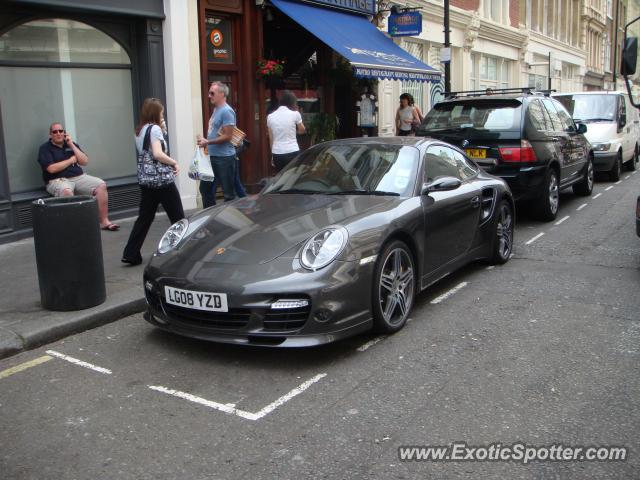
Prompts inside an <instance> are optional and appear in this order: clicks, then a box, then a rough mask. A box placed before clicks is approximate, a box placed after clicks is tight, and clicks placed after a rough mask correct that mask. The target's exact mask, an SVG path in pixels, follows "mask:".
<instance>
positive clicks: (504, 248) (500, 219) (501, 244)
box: [489, 199, 515, 265]
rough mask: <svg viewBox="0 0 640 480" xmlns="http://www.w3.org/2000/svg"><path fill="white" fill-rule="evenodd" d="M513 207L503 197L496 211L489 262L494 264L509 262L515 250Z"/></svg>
mask: <svg viewBox="0 0 640 480" xmlns="http://www.w3.org/2000/svg"><path fill="white" fill-rule="evenodd" d="M514 220H515V218H514V216H513V207H512V206H511V203H509V201H508V200H505V199H502V201H501V202H500V204H499V205H498V210H497V211H496V220H495V223H494V230H493V245H492V247H491V257H490V258H489V262H490V263H492V264H494V265H502V264H503V263H507V261H508V260H509V257H510V256H511V252H512V251H513V232H514V227H515V221H514Z"/></svg>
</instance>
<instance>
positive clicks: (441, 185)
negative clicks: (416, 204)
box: [422, 176, 462, 195]
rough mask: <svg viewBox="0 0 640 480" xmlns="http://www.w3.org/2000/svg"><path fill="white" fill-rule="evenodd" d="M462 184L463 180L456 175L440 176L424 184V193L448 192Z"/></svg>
mask: <svg viewBox="0 0 640 480" xmlns="http://www.w3.org/2000/svg"><path fill="white" fill-rule="evenodd" d="M460 185H462V181H461V180H460V179H459V178H456V177H449V176H446V177H438V178H436V179H435V180H432V181H431V182H427V183H424V184H423V185H422V195H428V194H429V193H431V192H448V191H450V190H455V189H456V188H459V187H460Z"/></svg>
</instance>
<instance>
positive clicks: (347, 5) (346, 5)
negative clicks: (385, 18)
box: [298, 0, 376, 15]
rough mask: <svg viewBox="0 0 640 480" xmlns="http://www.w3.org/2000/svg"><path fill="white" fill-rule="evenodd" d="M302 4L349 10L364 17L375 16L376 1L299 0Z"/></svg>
mask: <svg viewBox="0 0 640 480" xmlns="http://www.w3.org/2000/svg"><path fill="white" fill-rule="evenodd" d="M298 1H299V2H300V3H315V4H317V5H322V6H325V7H330V8H337V9H340V10H347V11H349V12H353V13H360V14H362V15H375V14H376V2H375V0H298Z"/></svg>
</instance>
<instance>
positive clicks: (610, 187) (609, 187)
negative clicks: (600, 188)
mask: <svg viewBox="0 0 640 480" xmlns="http://www.w3.org/2000/svg"><path fill="white" fill-rule="evenodd" d="M612 188H613V185H609V186H608V187H607V188H605V189H604V191H605V192H606V191H608V190H611V189H612Z"/></svg>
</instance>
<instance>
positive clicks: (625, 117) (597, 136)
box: [553, 91, 640, 181]
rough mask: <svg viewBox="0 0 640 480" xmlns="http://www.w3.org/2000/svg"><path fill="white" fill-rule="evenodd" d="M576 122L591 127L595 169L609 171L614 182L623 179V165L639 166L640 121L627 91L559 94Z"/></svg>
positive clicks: (590, 134)
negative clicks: (621, 174)
mask: <svg viewBox="0 0 640 480" xmlns="http://www.w3.org/2000/svg"><path fill="white" fill-rule="evenodd" d="M553 97H554V98H555V99H556V100H558V101H560V103H562V104H563V105H564V106H565V108H566V109H567V110H568V111H569V113H570V114H571V116H572V117H573V119H574V120H575V121H580V122H581V123H585V124H586V125H587V133H585V134H584V136H585V137H587V140H589V143H591V145H592V146H593V151H594V159H593V167H594V169H595V170H596V171H599V172H609V176H610V178H611V180H613V181H617V180H619V179H620V173H621V172H622V166H623V165H626V166H627V167H628V168H629V170H635V169H636V168H637V167H638V154H639V153H640V147H639V145H640V138H639V136H640V120H639V116H638V110H637V109H636V108H635V107H634V106H633V105H631V102H630V101H629V96H628V95H627V93H626V92H605V91H599V92H597V91H591V92H575V93H556V94H554V95H553Z"/></svg>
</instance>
